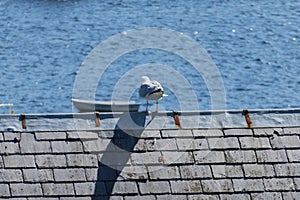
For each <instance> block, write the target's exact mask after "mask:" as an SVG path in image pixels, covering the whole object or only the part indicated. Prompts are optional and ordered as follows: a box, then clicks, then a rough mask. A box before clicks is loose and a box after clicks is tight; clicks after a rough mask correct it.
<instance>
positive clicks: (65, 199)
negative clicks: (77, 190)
mask: <svg viewBox="0 0 300 200" xmlns="http://www.w3.org/2000/svg"><path fill="white" fill-rule="evenodd" d="M41 200H44V199H41ZM46 200H47V199H46ZM59 200H92V197H83V196H77V197H76V196H75V197H60V198H59ZM99 200H100V199H99ZM110 200H111V199H110Z"/></svg>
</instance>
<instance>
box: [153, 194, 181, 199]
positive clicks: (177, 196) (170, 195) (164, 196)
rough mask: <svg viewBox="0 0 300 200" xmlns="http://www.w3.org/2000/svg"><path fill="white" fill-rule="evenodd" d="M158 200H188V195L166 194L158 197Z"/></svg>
mask: <svg viewBox="0 0 300 200" xmlns="http://www.w3.org/2000/svg"><path fill="white" fill-rule="evenodd" d="M156 197H157V200H170V199H172V200H187V196H186V195H175V194H165V195H156Z"/></svg>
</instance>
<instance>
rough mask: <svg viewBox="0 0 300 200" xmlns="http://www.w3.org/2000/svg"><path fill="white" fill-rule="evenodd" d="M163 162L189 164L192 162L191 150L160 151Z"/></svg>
mask: <svg viewBox="0 0 300 200" xmlns="http://www.w3.org/2000/svg"><path fill="white" fill-rule="evenodd" d="M162 158H163V161H164V163H165V164H189V163H194V162H195V161H194V158H193V154H192V152H167V151H163V152H162Z"/></svg>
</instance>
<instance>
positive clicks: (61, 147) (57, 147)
mask: <svg viewBox="0 0 300 200" xmlns="http://www.w3.org/2000/svg"><path fill="white" fill-rule="evenodd" d="M51 147H52V151H53V153H75V152H82V151H83V149H82V144H81V142H80V141H68V142H66V141H51Z"/></svg>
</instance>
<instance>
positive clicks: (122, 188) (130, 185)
mask: <svg viewBox="0 0 300 200" xmlns="http://www.w3.org/2000/svg"><path fill="white" fill-rule="evenodd" d="M112 186H113V190H112V194H138V188H137V185H136V183H135V182H129V181H126V182H115V183H114V182H106V187H112Z"/></svg>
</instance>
